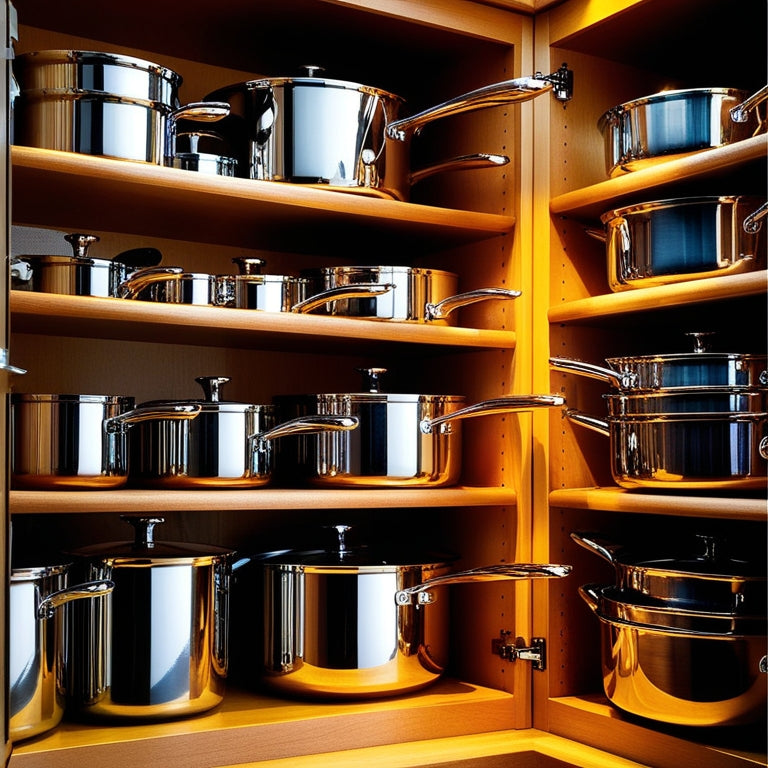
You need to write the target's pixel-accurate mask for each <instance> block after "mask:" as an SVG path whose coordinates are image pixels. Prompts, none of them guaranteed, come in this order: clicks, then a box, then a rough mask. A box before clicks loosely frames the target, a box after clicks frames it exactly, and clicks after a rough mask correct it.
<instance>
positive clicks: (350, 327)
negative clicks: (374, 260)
mask: <svg viewBox="0 0 768 768" xmlns="http://www.w3.org/2000/svg"><path fill="white" fill-rule="evenodd" d="M11 329H12V330H13V331H14V332H17V333H37V334H46V335H55V336H73V337H83V338H101V339H124V340H131V341H149V342H164V343H168V344H192V345H200V346H226V347H233V348H241V349H242V348H247V349H280V350H288V349H291V350H298V351H301V350H302V349H304V350H311V351H313V352H316V351H318V350H319V349H325V350H328V349H335V350H338V349H339V348H342V347H343V348H344V349H345V350H346V351H347V352H350V351H355V350H356V349H357V350H361V349H365V350H369V349H370V347H371V343H376V344H381V345H398V346H399V347H405V346H407V345H412V344H419V345H427V346H429V347H431V348H438V349H439V348H442V349H448V348H463V347H466V348H470V349H511V348H513V347H514V346H515V341H516V336H515V333H514V332H513V331H496V330H479V329H474V328H454V327H449V326H441V325H432V324H428V323H400V322H386V321H382V322H379V321H376V320H358V319H355V318H347V317H324V316H320V315H300V314H293V313H291V312H261V311H254V310H248V309H232V308H229V307H206V306H195V305H174V304H160V303H154V302H146V301H132V300H128V299H102V298H96V297H92V296H62V295H57V294H52V293H34V292H27V291H12V292H11Z"/></svg>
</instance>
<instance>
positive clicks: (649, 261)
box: [587, 195, 768, 291]
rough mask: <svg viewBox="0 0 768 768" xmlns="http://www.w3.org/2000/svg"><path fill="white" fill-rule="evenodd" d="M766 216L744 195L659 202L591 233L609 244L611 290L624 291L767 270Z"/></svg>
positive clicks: (630, 209) (617, 216)
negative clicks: (764, 226) (764, 219)
mask: <svg viewBox="0 0 768 768" xmlns="http://www.w3.org/2000/svg"><path fill="white" fill-rule="evenodd" d="M761 203H762V205H761ZM766 213H768V204H766V203H765V201H764V200H761V199H760V198H757V197H749V196H744V195H739V196H719V197H715V196H710V197H685V198H676V199H668V200H654V201H652V202H647V203H639V204H636V205H628V206H624V207H622V208H615V209H613V210H610V211H607V212H606V213H604V214H603V215H602V216H601V217H600V221H601V223H602V224H603V229H602V230H592V229H589V230H587V232H588V233H589V234H590V235H592V236H594V237H596V238H598V239H600V240H603V241H604V242H605V243H606V257H607V267H608V284H609V286H610V288H611V290H612V291H624V290H627V289H630V288H646V287H648V286H653V285H666V284H668V283H676V282H680V281H684V280H697V279H701V278H705V277H718V276H722V275H734V274H741V273H744V272H753V271H755V270H758V269H764V268H765V261H766V258H765V247H766V246H765V234H764V231H763V227H762V219H763V218H764V217H765V215H766Z"/></svg>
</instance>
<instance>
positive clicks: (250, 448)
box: [130, 376, 357, 488]
mask: <svg viewBox="0 0 768 768" xmlns="http://www.w3.org/2000/svg"><path fill="white" fill-rule="evenodd" d="M195 381H197V383H198V384H199V385H200V386H201V387H202V389H203V392H204V399H202V400H169V401H152V402H148V403H143V404H142V405H141V406H140V408H141V409H145V410H147V411H149V412H151V411H152V410H154V411H155V412H156V414H157V415H156V417H155V418H146V419H143V420H142V421H141V423H139V424H137V426H136V427H135V428H134V430H133V435H132V439H131V468H130V479H131V482H132V483H133V484H136V485H140V486H143V487H152V488H256V487H259V486H262V485H265V484H266V483H268V482H270V480H271V479H272V474H273V472H274V465H275V456H274V450H273V448H272V442H273V441H274V440H277V439H278V438H283V437H285V436H288V435H296V434H316V433H318V432H323V431H335V430H338V431H345V430H352V429H354V428H355V427H356V426H357V421H356V419H354V418H349V417H347V416H345V415H331V416H322V415H320V416H317V415H306V416H304V417H303V418H298V419H292V420H289V421H283V422H281V423H278V422H277V416H276V409H275V407H274V406H273V405H262V404H255V403H240V402H233V401H225V400H222V399H221V388H222V386H223V385H224V384H225V383H226V382H228V381H229V379H228V378H227V377H224V376H200V377H198V378H197V379H195ZM176 408H190V409H194V410H195V411H196V413H197V415H196V416H195V418H194V419H190V420H186V421H180V420H178V419H175V418H170V419H169V418H166V413H168V412H173V410H174V409H176Z"/></svg>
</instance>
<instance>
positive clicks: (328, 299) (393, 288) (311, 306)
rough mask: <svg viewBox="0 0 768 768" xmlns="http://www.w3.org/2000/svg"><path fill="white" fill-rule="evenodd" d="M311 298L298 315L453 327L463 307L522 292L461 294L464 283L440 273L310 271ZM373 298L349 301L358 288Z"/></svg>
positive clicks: (366, 269) (382, 269)
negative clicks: (318, 312) (456, 312)
mask: <svg viewBox="0 0 768 768" xmlns="http://www.w3.org/2000/svg"><path fill="white" fill-rule="evenodd" d="M301 276H302V277H304V278H306V279H308V280H309V282H310V296H309V297H308V298H307V299H306V300H305V301H303V302H301V303H300V304H298V305H297V306H294V307H293V311H294V312H311V311H314V310H321V311H322V312H323V313H324V314H328V315H341V316H344V317H362V318H375V319H379V320H401V321H415V322H436V323H440V324H446V325H448V324H452V322H453V317H452V313H453V311H454V310H456V309H458V308H459V307H463V306H466V305H468V304H473V303H475V302H478V301H487V300H489V299H516V298H517V297H518V296H520V291H515V290H509V289H506V288H479V289H477V290H474V291H467V292H464V293H457V288H458V283H459V277H458V275H456V274H454V273H453V272H445V271H443V270H439V269H424V268H417V267H392V266H369V267H361V266H343V267H323V268H319V269H305V270H303V271H302V273H301ZM356 286H357V287H358V288H361V289H364V287H365V286H368V287H369V288H368V290H369V292H368V294H367V295H363V296H361V297H349V298H347V297H346V294H345V291H349V290H351V289H354V288H355V287H356Z"/></svg>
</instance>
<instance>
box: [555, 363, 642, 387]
mask: <svg viewBox="0 0 768 768" xmlns="http://www.w3.org/2000/svg"><path fill="white" fill-rule="evenodd" d="M549 365H550V368H552V370H554V371H562V372H563V373H579V374H581V375H582V376H586V377H587V378H590V379H598V380H599V381H607V382H610V383H611V384H613V386H614V387H617V388H618V389H630V388H632V387H633V386H635V383H634V382H633V381H632V376H631V375H630V374H622V375H619V374H618V373H616V371H614V370H613V369H612V368H606V367H604V366H602V365H594V364H593V363H585V362H583V361H582V360H571V359H570V358H568V357H550V358H549ZM635 378H637V377H636V376H635Z"/></svg>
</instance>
